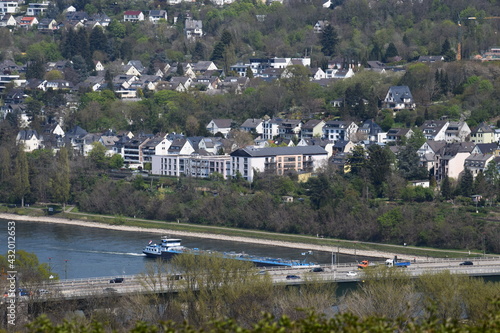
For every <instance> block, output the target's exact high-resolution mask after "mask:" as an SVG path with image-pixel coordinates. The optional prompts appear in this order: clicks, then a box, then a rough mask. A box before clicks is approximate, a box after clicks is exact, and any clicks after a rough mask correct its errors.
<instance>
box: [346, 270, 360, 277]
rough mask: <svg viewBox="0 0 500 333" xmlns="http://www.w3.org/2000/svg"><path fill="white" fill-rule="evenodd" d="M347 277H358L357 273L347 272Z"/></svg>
mask: <svg viewBox="0 0 500 333" xmlns="http://www.w3.org/2000/svg"><path fill="white" fill-rule="evenodd" d="M347 276H351V277H354V276H358V273H356V272H352V271H349V272H347Z"/></svg>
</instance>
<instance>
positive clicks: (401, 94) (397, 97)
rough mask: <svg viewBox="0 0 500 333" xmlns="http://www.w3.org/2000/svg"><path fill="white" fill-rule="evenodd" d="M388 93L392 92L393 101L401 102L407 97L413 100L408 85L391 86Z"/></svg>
mask: <svg viewBox="0 0 500 333" xmlns="http://www.w3.org/2000/svg"><path fill="white" fill-rule="evenodd" d="M389 94H392V96H393V98H394V101H395V102H400V103H403V102H404V100H405V99H407V98H409V99H410V100H411V101H413V96H412V94H411V91H410V88H409V87H408V86H392V87H390V88H389Z"/></svg>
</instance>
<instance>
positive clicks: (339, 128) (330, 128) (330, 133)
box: [323, 120, 359, 141]
mask: <svg viewBox="0 0 500 333" xmlns="http://www.w3.org/2000/svg"><path fill="white" fill-rule="evenodd" d="M358 127H359V126H358V125H356V123H354V122H352V121H342V120H330V121H327V122H326V123H325V126H323V137H324V138H325V139H327V140H332V141H337V140H351V138H352V137H353V135H354V134H355V133H356V132H357V131H358Z"/></svg>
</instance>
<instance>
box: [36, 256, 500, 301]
mask: <svg viewBox="0 0 500 333" xmlns="http://www.w3.org/2000/svg"><path fill="white" fill-rule="evenodd" d="M466 260H471V259H466ZM463 261H464V260H448V259H442V260H439V259H433V260H432V261H430V260H429V261H425V262H422V261H421V262H419V261H417V262H412V263H411V265H410V266H409V267H408V268H396V267H393V268H392V269H405V270H406V271H407V272H408V273H409V274H410V275H412V276H418V275H420V274H422V273H425V272H440V271H444V270H448V271H450V272H451V273H456V274H466V275H471V276H488V275H491V276H500V257H498V258H481V259H472V260H471V261H472V262H473V265H460V263H462V262H463ZM376 264H383V263H376ZM321 268H322V270H323V271H322V272H311V271H310V270H309V269H283V268H267V269H262V270H260V271H259V270H257V273H256V274H267V275H269V276H270V277H271V278H272V280H273V282H274V283H276V284H280V283H281V284H282V283H286V284H301V283H305V282H308V281H311V280H316V281H324V282H338V283H344V282H356V281H361V280H362V279H363V275H364V274H363V270H358V269H357V265H356V264H355V263H353V264H343V265H337V266H331V265H324V266H322V267H321ZM290 275H295V276H298V277H299V278H294V279H290V278H287V276H288V277H289V276H290ZM122 277H123V278H124V279H123V282H121V283H111V282H110V281H112V280H113V279H114V278H116V277H115V276H112V277H100V278H91V279H72V280H60V281H54V282H52V283H50V284H48V285H45V286H42V287H41V288H42V289H43V293H42V294H41V295H40V297H41V298H60V297H62V298H85V297H91V296H98V297H102V296H109V295H125V294H128V293H151V292H172V291H176V290H179V288H182V283H179V280H178V278H179V277H177V278H172V276H164V277H162V278H161V279H160V278H159V277H149V276H147V275H130V276H122Z"/></svg>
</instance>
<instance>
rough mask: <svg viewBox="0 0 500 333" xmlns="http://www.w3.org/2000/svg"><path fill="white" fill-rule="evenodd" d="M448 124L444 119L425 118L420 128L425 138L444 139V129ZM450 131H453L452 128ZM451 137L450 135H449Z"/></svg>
mask: <svg viewBox="0 0 500 333" xmlns="http://www.w3.org/2000/svg"><path fill="white" fill-rule="evenodd" d="M449 124H450V123H449V122H448V121H446V120H426V121H425V122H424V123H423V124H422V125H421V126H420V130H421V131H422V133H423V134H424V136H425V138H426V139H427V140H434V141H445V140H446V138H447V136H446V130H447V129H448V126H449ZM450 133H453V130H452V132H450ZM451 138H452V136H450V139H451ZM450 142H453V140H450Z"/></svg>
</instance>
